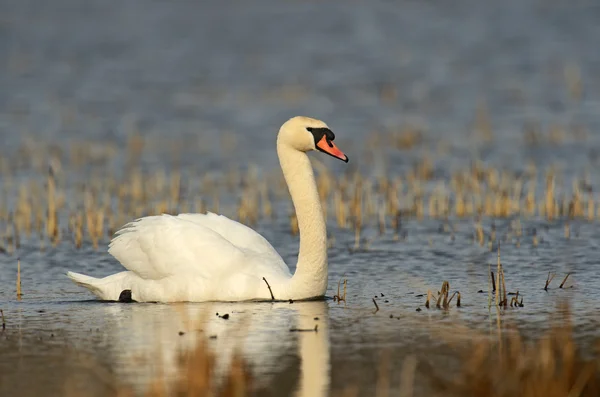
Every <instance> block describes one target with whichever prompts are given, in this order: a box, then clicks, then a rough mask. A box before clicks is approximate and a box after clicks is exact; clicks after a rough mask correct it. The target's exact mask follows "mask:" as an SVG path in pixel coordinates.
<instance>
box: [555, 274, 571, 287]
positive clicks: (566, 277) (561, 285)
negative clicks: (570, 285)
mask: <svg viewBox="0 0 600 397" xmlns="http://www.w3.org/2000/svg"><path fill="white" fill-rule="evenodd" d="M570 274H571V273H567V275H566V276H565V279H564V280H563V282H562V283H560V286H559V287H558V288H562V287H563V285H565V283H566V282H567V279H568V278H569V275H570Z"/></svg>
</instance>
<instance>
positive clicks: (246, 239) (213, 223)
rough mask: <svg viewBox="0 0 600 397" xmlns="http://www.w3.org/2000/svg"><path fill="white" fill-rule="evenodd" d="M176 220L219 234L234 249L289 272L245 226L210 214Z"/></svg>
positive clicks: (282, 262)
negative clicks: (248, 252)
mask: <svg viewBox="0 0 600 397" xmlns="http://www.w3.org/2000/svg"><path fill="white" fill-rule="evenodd" d="M177 218H180V219H185V220H188V221H190V222H194V223H196V224H199V225H202V226H205V227H208V228H210V229H212V230H214V231H215V232H217V233H219V234H220V235H221V236H223V237H224V238H225V239H226V240H227V241H229V242H230V243H232V244H233V245H235V246H236V247H238V248H241V249H242V250H244V251H251V252H253V253H255V254H257V255H260V256H261V257H262V258H265V259H266V260H268V261H269V262H270V263H272V264H273V265H274V266H275V264H277V265H278V266H279V267H282V268H283V269H284V270H285V272H289V269H288V267H287V265H286V264H285V262H284V260H283V258H281V256H280V255H279V253H277V251H276V250H275V248H273V246H272V245H271V244H270V243H269V242H268V241H267V239H266V238H264V237H263V236H261V235H260V234H258V233H257V232H256V231H255V230H253V229H252V228H249V227H248V226H246V225H243V224H241V223H239V222H236V221H234V220H232V219H229V218H227V217H226V216H223V215H217V214H214V213H212V212H207V213H206V214H179V215H178V216H177Z"/></svg>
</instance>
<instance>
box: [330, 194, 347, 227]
mask: <svg viewBox="0 0 600 397" xmlns="http://www.w3.org/2000/svg"><path fill="white" fill-rule="evenodd" d="M333 206H334V208H335V217H336V220H337V224H338V226H339V227H340V228H342V229H346V228H347V215H346V205H345V203H344V200H343V198H342V193H341V192H339V191H337V190H336V191H335V192H334V193H333Z"/></svg>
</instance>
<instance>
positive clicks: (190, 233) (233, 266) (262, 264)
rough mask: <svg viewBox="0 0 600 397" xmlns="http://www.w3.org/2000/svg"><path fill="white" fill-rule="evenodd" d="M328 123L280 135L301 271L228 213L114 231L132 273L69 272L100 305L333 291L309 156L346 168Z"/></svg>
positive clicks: (138, 223) (298, 123)
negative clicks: (329, 288)
mask: <svg viewBox="0 0 600 397" xmlns="http://www.w3.org/2000/svg"><path fill="white" fill-rule="evenodd" d="M334 139H335V135H334V133H333V132H332V131H331V130H330V129H329V127H328V126H327V124H325V123H324V122H323V121H320V120H317V119H312V118H308V117H303V116H297V117H293V118H291V119H289V120H288V121H286V122H285V123H284V124H283V125H282V126H281V128H280V129H279V133H278V135H277V155H278V157H279V163H280V166H281V169H282V171H283V175H284V178H285V181H286V183H287V186H288V189H289V192H290V195H291V197H292V202H293V204H294V209H295V211H296V215H297V218H298V226H299V230H300V248H299V253H298V262H297V264H296V272H295V273H294V274H293V275H292V274H291V272H290V269H289V268H288V266H287V265H286V264H285V262H284V260H283V259H282V258H281V256H280V255H279V254H278V253H277V251H276V250H275V249H274V248H273V247H272V246H271V244H270V243H269V242H268V241H267V240H266V239H265V238H264V237H263V236H261V235H260V234H259V233H257V232H255V231H254V230H252V229H251V228H249V227H247V226H245V225H243V224H241V223H239V222H236V221H234V220H231V219H229V218H227V217H225V216H223V215H217V214H214V213H210V212H209V213H206V214H179V215H177V216H172V215H167V214H163V215H156V216H147V217H143V218H140V219H137V220H135V221H133V222H130V223H128V224H126V225H125V226H123V227H122V228H121V229H120V230H118V231H117V232H116V233H115V236H114V237H113V239H112V240H111V242H110V244H109V249H108V252H109V253H110V254H111V255H112V256H114V257H115V258H116V259H117V260H118V261H119V262H120V263H121V264H122V265H123V267H125V268H126V269H127V271H123V272H120V273H116V274H113V275H110V276H107V277H104V278H95V277H90V276H86V275H83V274H79V273H74V272H68V273H67V276H68V277H69V278H70V279H71V280H72V281H73V282H75V283H76V284H78V285H80V286H83V287H85V288H87V289H88V290H89V291H91V292H92V293H93V294H94V295H96V296H97V297H98V298H100V299H102V300H109V301H135V302H165V303H166V302H205V301H230V302H233V301H246V300H289V299H293V300H302V299H314V298H320V297H323V296H324V295H325V291H326V289H327V265H328V264H327V232H326V227H325V219H324V217H323V211H322V209H321V203H320V201H319V195H318V192H317V186H316V183H315V178H314V174H313V170H312V167H311V163H310V160H309V158H308V156H307V154H306V152H309V151H313V150H318V151H321V152H324V153H326V154H328V155H331V156H333V157H335V158H337V159H340V160H342V161H344V162H346V163H347V162H348V157H347V156H346V155H345V154H344V153H343V152H342V151H341V150H340V149H338V148H337V146H336V145H335V144H334V143H333V140H334Z"/></svg>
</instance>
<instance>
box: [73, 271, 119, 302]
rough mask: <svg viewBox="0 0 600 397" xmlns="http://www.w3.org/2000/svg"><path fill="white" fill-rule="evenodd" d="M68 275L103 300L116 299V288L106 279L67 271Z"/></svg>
mask: <svg viewBox="0 0 600 397" xmlns="http://www.w3.org/2000/svg"><path fill="white" fill-rule="evenodd" d="M67 276H68V277H69V278H70V279H71V281H73V282H74V283H75V284H77V285H80V286H82V287H85V288H87V289H88V290H89V291H90V292H91V293H93V294H94V295H96V296H97V297H98V298H100V299H102V300H116V299H118V298H115V297H114V296H112V295H114V294H113V293H112V292H113V290H114V289H115V288H114V287H113V286H112V285H111V284H109V283H107V282H106V280H105V279H101V278H96V277H90V276H86V275H85V274H80V273H75V272H67Z"/></svg>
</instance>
